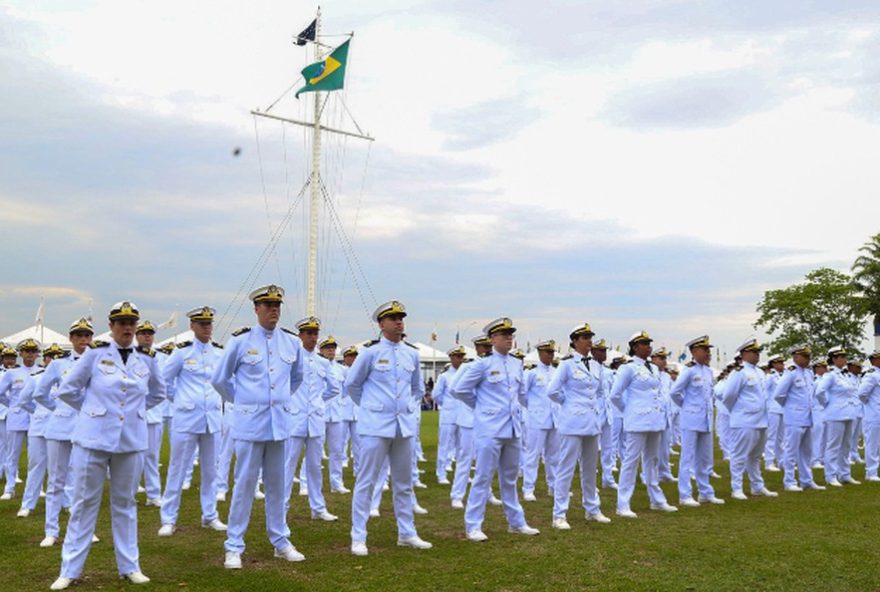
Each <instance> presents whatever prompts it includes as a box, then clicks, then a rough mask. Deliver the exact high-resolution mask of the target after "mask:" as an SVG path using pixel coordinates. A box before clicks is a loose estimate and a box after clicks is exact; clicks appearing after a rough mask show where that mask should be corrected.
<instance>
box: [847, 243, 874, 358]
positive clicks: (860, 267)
mask: <svg viewBox="0 0 880 592" xmlns="http://www.w3.org/2000/svg"><path fill="white" fill-rule="evenodd" d="M859 252H860V253H861V255H859V256H858V257H856V260H855V263H853V266H852V271H853V283H854V284H855V286H856V288H857V289H858V291H859V294H860V295H861V296H862V298H863V299H864V305H865V308H866V309H867V312H868V314H870V315H871V316H873V317H874V318H873V320H874V343H875V346H878V347H880V233H878V234H875V235H874V236H872V237H871V238H870V240H869V241H868V242H866V243H865V244H864V245H862V247H861V248H860V249H859Z"/></svg>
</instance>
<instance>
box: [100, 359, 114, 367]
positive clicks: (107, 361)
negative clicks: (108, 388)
mask: <svg viewBox="0 0 880 592" xmlns="http://www.w3.org/2000/svg"><path fill="white" fill-rule="evenodd" d="M101 363H102V364H104V365H105V366H113V365H114V364H113V360H101Z"/></svg>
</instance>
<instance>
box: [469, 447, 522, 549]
mask: <svg viewBox="0 0 880 592" xmlns="http://www.w3.org/2000/svg"><path fill="white" fill-rule="evenodd" d="M474 453H475V455H476V458H477V468H476V472H475V474H474V482H473V484H472V485H471V492H470V494H469V495H468V500H467V507H466V509H465V513H464V525H465V532H470V531H472V530H479V529H480V528H482V526H483V518H484V516H485V514H486V503H487V502H488V501H489V495H490V494H491V493H492V478H493V477H494V476H495V471H496V470H497V471H498V482H499V485H500V489H501V503H502V505H503V507H504V514H505V515H506V516H507V523H508V524H509V525H510V526H511V527H512V528H519V527H521V526H524V525H525V523H526V518H525V515H524V514H523V509H522V506H521V505H520V503H519V497H518V496H517V493H516V478H517V475H518V474H519V461H520V455H521V453H522V443H521V441H520V439H519V438H518V437H511V438H491V437H482V438H476V442H475V444H474Z"/></svg>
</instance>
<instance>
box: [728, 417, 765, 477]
mask: <svg viewBox="0 0 880 592" xmlns="http://www.w3.org/2000/svg"><path fill="white" fill-rule="evenodd" d="M766 443H767V428H730V444H731V452H730V489H731V491H742V488H743V473H748V475H749V483H750V485H751V488H752V493H754V492H756V491H761V490H762V489H764V478H763V477H762V476H761V455H762V454H763V452H764V446H765V445H766Z"/></svg>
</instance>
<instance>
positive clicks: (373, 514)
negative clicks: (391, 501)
mask: <svg viewBox="0 0 880 592" xmlns="http://www.w3.org/2000/svg"><path fill="white" fill-rule="evenodd" d="M378 517H379V508H373V509H372V510H370V518H378Z"/></svg>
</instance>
